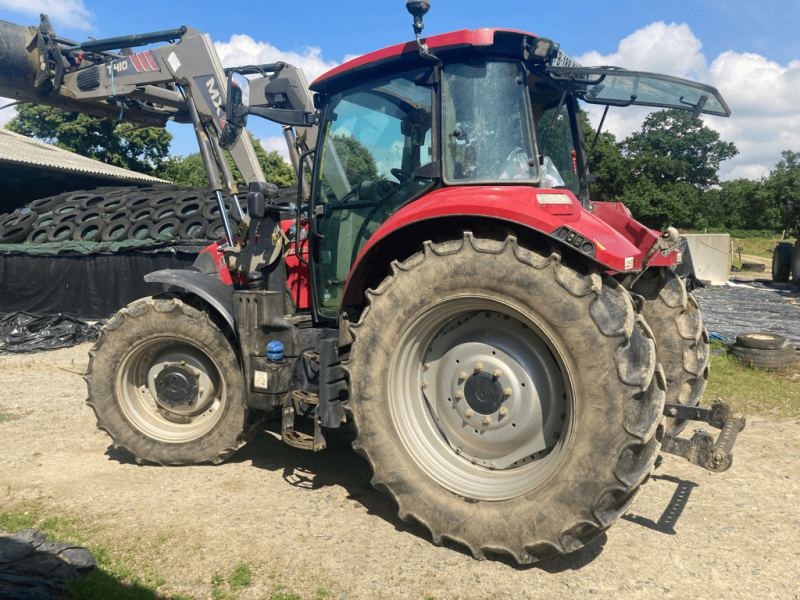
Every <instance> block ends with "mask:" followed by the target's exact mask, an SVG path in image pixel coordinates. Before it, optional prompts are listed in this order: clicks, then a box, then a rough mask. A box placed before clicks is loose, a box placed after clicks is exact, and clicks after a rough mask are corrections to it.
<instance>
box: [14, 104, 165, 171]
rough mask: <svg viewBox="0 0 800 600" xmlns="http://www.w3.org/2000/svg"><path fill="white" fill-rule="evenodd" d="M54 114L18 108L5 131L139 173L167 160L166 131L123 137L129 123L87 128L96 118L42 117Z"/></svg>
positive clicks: (31, 106) (142, 131) (38, 107)
mask: <svg viewBox="0 0 800 600" xmlns="http://www.w3.org/2000/svg"><path fill="white" fill-rule="evenodd" d="M53 110H54V109H53V108H51V107H49V106H42V105H37V104H20V105H19V106H18V107H17V115H16V116H15V117H14V118H13V119H11V121H9V122H8V124H7V125H6V129H9V130H11V131H14V132H16V133H19V134H22V135H24V136H27V137H33V138H37V139H39V140H42V141H45V142H49V143H51V144H53V145H55V146H57V147H58V148H62V149H64V150H68V151H70V152H75V153H76V154H80V155H82V156H86V157H89V158H93V159H95V160H99V161H101V162H104V163H107V164H110V165H115V166H117V167H122V168H124V169H129V170H131V171H136V172H138V173H147V174H154V172H155V171H157V170H158V169H159V168H160V167H161V165H162V163H164V161H165V160H167V157H168V155H169V143H170V141H171V140H172V135H171V134H170V133H168V132H167V131H166V130H165V129H162V128H160V127H148V128H144V129H137V130H136V131H131V132H130V133H126V132H125V130H127V129H130V128H131V125H130V124H129V123H122V124H120V125H115V124H114V123H113V122H111V121H102V122H100V123H94V124H92V125H86V123H89V122H90V121H94V120H95V119H96V117H92V116H89V115H84V114H80V113H58V114H47V115H46V116H43V115H45V114H46V113H52V112H53Z"/></svg>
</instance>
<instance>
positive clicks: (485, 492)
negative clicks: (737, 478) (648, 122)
mask: <svg viewBox="0 0 800 600" xmlns="http://www.w3.org/2000/svg"><path fill="white" fill-rule="evenodd" d="M407 7H408V9H409V11H410V12H411V13H412V15H413V16H414V28H415V32H416V41H412V42H409V43H406V44H400V45H397V46H393V47H390V48H386V49H384V50H380V51H377V52H373V53H371V54H367V55H365V56H362V57H360V58H357V59H355V60H353V61H350V62H348V63H346V64H344V65H342V66H340V67H337V68H335V69H333V70H332V71H330V72H328V73H327V74H325V75H323V76H322V77H320V78H319V79H318V80H316V81H315V82H314V83H313V84H312V85H311V86H310V90H311V91H313V92H314V93H315V95H314V97H313V107H312V106H308V102H309V101H308V100H307V98H310V97H311V96H310V95H309V94H308V90H307V89H304V88H303V85H302V81H301V79H297V78H292V77H287V78H281V77H279V76H278V75H280V74H281V73H288V72H289V71H288V70H285V69H284V67H276V65H261V66H258V67H246V68H242V69H238V70H237V69H230V70H228V86H227V88H228V93H227V94H225V95H223V100H222V102H221V103H219V107H218V108H219V111H220V114H221V113H224V114H221V116H220V118H215V119H211V118H209V117H206V118H203V115H202V114H201V115H200V116H199V117H198V116H197V109H196V106H198V105H200V104H201V98H200V96H199V94H198V93H191V91H192V90H191V84H192V82H191V81H189V80H188V78H187V79H186V80H181V79H180V78H179V77H178V76H177V75H176V77H175V82H176V83H175V86H177V87H178V88H182V89H184V90H186V91H188V92H190V93H189V94H187V96H188V100H187V102H188V104H189V111H188V113H190V116H191V120H192V122H193V123H194V126H195V129H196V131H197V132H198V140H199V141H200V143H201V149H202V148H204V146H203V144H204V143H205V144H206V146H205V150H204V151H203V152H204V154H203V156H204V159H205V163H206V167H207V169H208V171H209V175H210V180H211V181H212V187H214V186H215V185H216V186H217V189H218V190H221V189H222V188H221V185H220V177H219V174H218V171H217V168H221V169H222V170H223V177H225V172H224V167H223V165H222V163H224V160H217V161H216V164H215V161H214V155H215V153H216V154H217V155H219V148H220V147H225V148H237V144H239V143H241V139H246V136H245V137H244V138H241V139H240V136H239V134H240V133H241V131H242V129H243V128H244V127H245V125H246V119H247V115H248V114H249V115H259V116H263V117H266V118H269V119H272V120H274V121H277V122H279V123H283V124H284V126H285V130H286V133H287V140H289V142H290V150H291V152H292V153H293V154H292V156H293V162H294V164H295V168H296V172H297V175H298V180H299V181H300V182H301V184H300V186H299V188H298V201H297V205H296V206H295V207H291V206H290V205H289V204H286V203H283V204H279V203H277V200H278V199H279V195H278V194H277V191H276V189H275V188H274V186H271V185H269V184H265V183H263V180H262V181H257V180H253V181H251V183H250V191H249V193H248V195H247V214H246V215H245V216H244V218H243V220H242V221H241V223H240V224H239V227H238V229H237V230H236V231H234V230H233V228H231V227H229V228H228V229H229V234H228V236H227V239H226V241H224V242H221V243H220V244H215V245H213V246H212V247H210V248H209V249H208V250H207V251H205V252H203V253H202V254H200V255H199V257H198V260H197V261H196V263H195V266H194V268H193V269H192V270H187V271H162V272H157V273H153V274H151V275H149V276H148V278H147V279H148V281H153V282H161V283H163V284H165V292H164V294H162V295H160V296H155V297H151V298H144V299H141V300H138V301H136V302H134V303H132V304H131V305H129V306H128V307H127V308H124V309H122V310H121V311H120V312H119V313H118V314H117V315H116V316H115V317H113V318H112V319H111V320H110V321H109V322H108V324H107V325H106V326H105V327H104V328H103V330H102V332H101V335H100V339H99V340H98V342H97V344H96V345H95V347H94V348H93V349H92V351H91V362H90V364H89V369H88V371H87V373H86V376H85V378H86V381H87V382H88V386H89V399H88V403H89V405H90V406H92V408H93V409H94V410H95V413H96V414H97V419H98V426H99V427H100V428H101V429H102V430H104V431H106V432H107V433H108V434H109V435H110V436H111V438H112V439H113V442H114V444H115V446H116V447H118V448H122V449H125V450H127V451H129V452H130V453H132V454H133V455H135V456H136V458H137V460H139V461H150V462H155V463H160V464H164V465H177V464H194V463H202V462H212V463H219V462H221V461H223V460H225V459H226V458H228V457H229V456H231V455H232V454H233V453H234V452H235V451H236V450H237V449H238V448H240V447H241V446H242V445H243V444H245V443H246V442H247V440H248V439H250V437H251V436H252V435H253V434H254V433H255V432H256V431H257V428H258V425H259V423H260V422H261V421H262V419H263V417H264V416H265V415H266V414H267V412H268V411H271V410H280V411H282V434H283V439H284V440H285V441H286V442H287V443H288V444H290V445H292V446H296V447H299V448H304V449H310V450H314V451H317V450H321V449H323V448H324V447H325V433H326V431H327V430H329V429H331V428H337V427H339V426H341V425H342V424H344V423H347V422H352V424H353V425H354V426H355V429H356V432H357V437H356V439H355V441H354V443H353V448H354V449H355V450H356V451H357V452H358V453H359V454H361V455H362V456H364V457H365V458H366V459H367V460H368V461H369V463H370V465H371V467H372V469H373V471H374V477H373V479H372V483H373V485H374V486H375V487H376V488H377V489H379V490H381V491H383V492H386V493H387V494H389V495H391V496H392V497H393V498H394V500H395V501H396V502H397V504H398V506H399V514H400V517H401V518H402V519H404V520H405V519H412V518H413V519H415V520H416V521H419V522H420V523H422V524H423V525H425V526H426V527H427V528H428V529H430V531H431V534H432V538H433V542H434V543H435V544H440V543H442V542H443V541H444V539H445V538H447V539H449V540H452V541H455V542H458V543H460V544H463V545H465V546H466V547H468V548H469V549H470V551H471V552H472V554H473V555H474V556H475V557H476V558H481V557H483V555H484V553H485V552H502V553H507V554H510V555H512V556H513V557H514V558H515V559H516V560H517V561H518V562H520V563H527V562H532V561H536V560H539V559H543V558H546V557H549V556H552V555H555V554H559V553H564V552H571V551H573V550H576V549H578V548H580V547H582V546H583V545H584V544H586V543H588V542H589V541H590V540H592V539H593V538H595V537H596V536H597V535H599V534H600V533H601V532H602V531H604V530H605V529H606V528H608V527H609V526H610V525H611V524H612V523H613V522H614V521H615V520H616V519H617V518H618V517H620V516H621V515H622V514H623V513H624V512H625V511H626V510H627V509H628V507H629V505H630V503H631V502H632V500H633V499H634V497H635V496H636V495H637V493H638V492H639V489H640V486H641V485H642V484H643V483H644V482H645V481H647V479H648V477H649V476H650V473H651V471H652V469H653V465H654V462H655V460H656V457H657V455H658V453H659V451H662V452H670V453H672V454H677V455H680V456H684V457H685V458H687V459H688V460H690V461H691V462H693V463H695V464H697V465H700V466H703V467H705V468H707V469H710V470H712V471H716V472H721V471H724V470H726V469H728V468H729V467H730V465H731V460H732V449H733V444H734V441H735V439H736V434H737V433H738V431H739V430H740V429H741V428H743V426H744V421H743V420H742V419H738V418H734V417H732V416H731V414H730V411H729V409H728V407H727V406H726V405H725V404H724V403H715V404H714V405H713V406H712V407H708V408H703V407H700V406H698V404H699V402H700V400H701V398H702V395H703V391H704V388H705V386H706V381H707V377H708V360H709V346H708V335H707V332H706V330H705V328H704V327H703V321H702V317H701V314H700V309H699V306H698V304H697V302H696V301H695V299H694V298H693V297H692V295H691V294H690V293H688V292H687V291H686V288H685V286H684V284H683V282H682V281H681V279H679V278H678V277H676V276H675V275H674V273H673V271H672V267H673V266H674V265H676V264H677V263H680V262H681V255H680V252H679V251H678V250H677V246H676V242H677V241H678V236H677V232H676V231H675V230H674V229H672V228H670V229H669V230H667V231H666V232H664V233H659V232H657V231H653V230H651V229H648V228H647V227H645V226H643V225H641V224H640V223H638V222H637V221H636V220H635V219H634V218H633V217H632V216H631V213H630V211H628V209H627V208H626V207H625V206H623V205H622V204H614V203H601V202H593V201H592V199H591V184H592V182H593V181H594V176H593V175H592V174H591V173H590V172H589V157H588V153H587V149H586V145H585V143H584V139H583V133H582V127H581V121H580V114H579V110H580V109H579V101H581V102H586V103H591V104H602V105H605V106H606V107H609V106H630V105H636V106H652V107H659V108H682V109H685V110H689V111H692V112H693V114H694V116H695V117H697V116H699V115H700V114H701V113H706V114H712V115H723V116H727V115H728V114H729V110H728V108H727V106H726V104H725V102H724V100H723V99H722V97H721V96H720V95H719V93H718V92H717V91H716V90H715V89H713V88H711V87H708V86H705V85H703V84H700V83H697V82H694V81H688V80H682V79H678V78H675V77H670V76H665V75H659V74H652V73H641V72H631V71H626V70H624V69H620V68H613V67H602V68H584V67H581V66H580V65H578V64H577V63H575V62H574V61H572V60H571V59H570V58H569V57H568V56H567V55H565V54H564V53H563V52H561V50H560V49H559V47H558V45H557V44H555V43H553V42H552V41H550V40H548V39H546V38H543V37H539V36H536V35H532V34H530V33H525V32H521V31H513V30H507V29H479V30H476V31H466V30H465V31H456V32H453V33H448V34H443V35H437V36H433V37H428V38H427V39H424V40H423V39H422V38H421V35H420V34H421V31H422V16H423V15H424V14H425V12H427V10H428V8H429V3H428V2H427V0H416V1H409V2H408V3H407ZM184 33H185V32H184ZM116 41H120V40H119V39H118V40H116ZM150 41H152V39H151V40H150ZM91 43H95V42H91ZM91 43H90V44H91ZM174 47H176V48H177V47H180V42H179V43H178V44H175V45H174ZM75 48H77V46H76V47H75ZM75 48H73V49H72V51H73V52H74V51H76V50H75ZM98 48H99V46H98ZM169 48H170V47H167V49H166V50H164V51H163V52H162V53H161V54H159V53H158V52H157V51H154V52H153V55H154V57H155V59H156V62H158V63H159V64H170V65H171V66H172V67H174V64H173V63H170V58H169V57H170V55H169V52H170V49H169ZM103 49H104V51H105V50H107V49H108V47H107V45H106V46H103ZM62 50H64V51H67V52H69V51H70V49H69V48H62ZM159 56H163V57H164V58H159ZM172 56H176V55H175V53H174V52H173V54H172ZM179 57H180V55H179V54H178V55H177V56H176V58H175V61H177V62H180V61H179V60H178V58H179ZM111 60H112V62H113V61H114V60H118V59H111ZM175 61H173V62H175ZM106 62H107V61H106ZM98 64H101V65H102V64H103V59H102V58H100V59H98ZM184 64H186V61H185V60H184ZM174 70H175V71H176V72H178V73H179V71H178V69H174ZM245 73H248V74H260V75H262V78H261V79H252V80H248V79H245V78H243V77H242V74H245ZM120 76H121V75H119V74H118V75H117V77H118V81H120V79H119V78H120ZM88 79H89V76H88V75H84V80H88ZM65 81H66V78H65ZM103 81H104V80H103V79H102V78H100V82H101V84H102V83H103ZM265 81H266V83H264V82H265ZM275 82H277V83H275ZM201 83H202V82H201ZM217 83H218V84H220V83H221V82H219V81H217ZM117 85H120V84H119V83H118V84H117ZM101 87H102V85H101ZM201 87H202V86H201ZM218 87H222V85H219V86H218ZM167 88H168V85H167ZM159 89H162V88H159ZM165 89H166V88H165ZM209 89H210V88H209ZM179 91H180V90H179ZM149 93H150V96H151V97H153V98H155V97H156V96H157V95H158V94H157V93H156V91H153V90H150V91H149ZM158 93H160V92H158ZM162 95H166V94H162ZM304 95H305V96H304ZM193 97H194V99H195V100H194V103H193V102H192V98H193ZM212 104H213V102H212ZM259 105H260V106H259ZM192 106H195V108H194V109H193V108H192ZM201 112H202V111H201ZM191 113H193V114H191ZM183 114H184V115H185V114H186V113H183ZM211 116H212V117H214V115H211ZM601 127H602V124H601ZM302 132H305V133H302ZM204 135H205V136H206V139H205V140H203V136H204ZM217 137H219V143H217V139H216V138H217ZM209 138H211V142H210V143H209ZM298 140H300V141H298ZM234 157H235V158H236V155H235V154H234ZM304 169H305V170H307V172H308V178H307V177H306V175H305V173H304ZM243 172H244V171H243ZM215 178H216V183H215ZM309 181H310V185H307V184H308V183H309ZM219 197H220V201H221V200H222V197H221V195H220V196H219ZM291 208H294V209H295V214H294V215H292V214H290V213H289V212H287V211H288V210H290V209H291ZM221 211H222V213H223V214H225V208H224V207H223V206H222V205H221ZM301 417H308V419H301ZM690 420H694V421H703V422H705V423H708V424H710V425H711V426H713V427H716V428H718V429H721V430H722V433H721V434H720V436H719V439H718V440H717V441H715V440H714V439H713V438H712V437H711V436H710V435H709V434H707V433H705V432H698V433H695V435H694V437H693V438H691V439H686V438H678V437H676V435H677V433H679V432H680V431H681V430H682V429H683V428H684V426H685V425H686V424H687V422H688V421H690ZM303 423H307V426H305V431H306V432H305V433H303V432H302V431H301V430H302V429H304V426H303Z"/></svg>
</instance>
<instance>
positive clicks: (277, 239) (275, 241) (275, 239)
mask: <svg viewBox="0 0 800 600" xmlns="http://www.w3.org/2000/svg"><path fill="white" fill-rule="evenodd" d="M280 241H281V232H280V231H278V230H277V229H276V230H275V233H273V234H272V245H273V246H277V245H278V244H279V243H280Z"/></svg>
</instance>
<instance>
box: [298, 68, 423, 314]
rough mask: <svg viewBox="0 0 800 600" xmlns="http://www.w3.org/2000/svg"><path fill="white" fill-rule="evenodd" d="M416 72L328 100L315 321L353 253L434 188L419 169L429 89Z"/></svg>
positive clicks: (318, 201)
mask: <svg viewBox="0 0 800 600" xmlns="http://www.w3.org/2000/svg"><path fill="white" fill-rule="evenodd" d="M423 73H424V72H423V71H422V70H416V71H411V72H406V73H402V74H399V75H395V76H393V77H391V78H386V79H382V80H377V81H373V82H371V83H370V84H369V85H364V86H360V87H357V88H353V89H351V90H348V91H347V92H346V93H343V94H338V95H336V96H334V97H332V98H331V100H330V103H329V105H328V111H327V113H326V114H327V121H326V123H325V129H324V131H325V139H324V141H323V150H322V157H321V160H320V166H319V171H318V175H317V179H318V180H317V185H316V186H315V193H314V204H315V206H317V207H320V206H322V207H324V216H322V218H319V219H318V220H317V231H319V233H321V234H322V235H323V236H324V237H323V239H322V241H321V242H320V243H319V246H318V251H319V260H318V266H317V269H318V271H317V276H316V277H315V288H316V290H315V291H316V293H317V294H318V298H319V300H320V303H319V306H320V314H322V315H324V316H335V315H336V312H337V310H338V308H339V301H340V299H341V294H342V291H343V288H344V283H345V281H346V280H347V277H348V275H349V273H350V268H351V267H352V265H353V263H354V262H355V259H356V258H357V257H358V253H359V252H360V250H361V249H362V248H363V247H364V244H366V242H367V240H368V239H369V238H370V237H371V236H372V234H373V233H375V231H376V230H377V229H378V227H380V225H381V224H382V223H383V222H384V221H385V220H386V219H387V218H388V217H389V216H390V215H391V214H392V213H393V212H394V211H395V210H397V209H398V208H399V207H400V206H402V205H403V204H405V203H406V202H408V201H409V200H411V199H413V198H414V197H415V196H418V195H419V194H420V193H421V192H423V191H424V190H425V189H426V188H427V187H429V186H430V185H431V184H432V181H431V179H429V178H423V177H418V176H417V175H416V171H417V169H419V168H420V167H421V166H424V165H426V164H428V163H430V162H431V161H432V151H431V126H432V117H431V105H432V102H431V98H432V92H431V89H430V88H429V87H424V86H420V85H417V84H416V82H415V81H416V78H417V77H418V76H420V75H422V74H423Z"/></svg>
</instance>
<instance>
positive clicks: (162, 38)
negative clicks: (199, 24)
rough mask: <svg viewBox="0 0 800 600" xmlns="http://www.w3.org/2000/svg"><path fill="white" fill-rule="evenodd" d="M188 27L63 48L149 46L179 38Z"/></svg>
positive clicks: (101, 50)
mask: <svg viewBox="0 0 800 600" xmlns="http://www.w3.org/2000/svg"><path fill="white" fill-rule="evenodd" d="M187 30H188V28H187V27H186V26H185V25H184V26H183V27H179V28H178V29H166V30H164V31H154V32H153V33H143V34H141V35H139V34H133V35H123V36H120V37H114V38H106V39H103V40H91V41H89V42H81V43H80V44H77V45H75V46H70V47H68V48H63V50H83V51H84V52H103V51H104V50H114V49H117V48H135V47H137V46H147V45H148V44H155V43H157V42H169V41H172V40H176V39H179V38H180V37H181V36H183V34H184V33H186V31H187Z"/></svg>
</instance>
